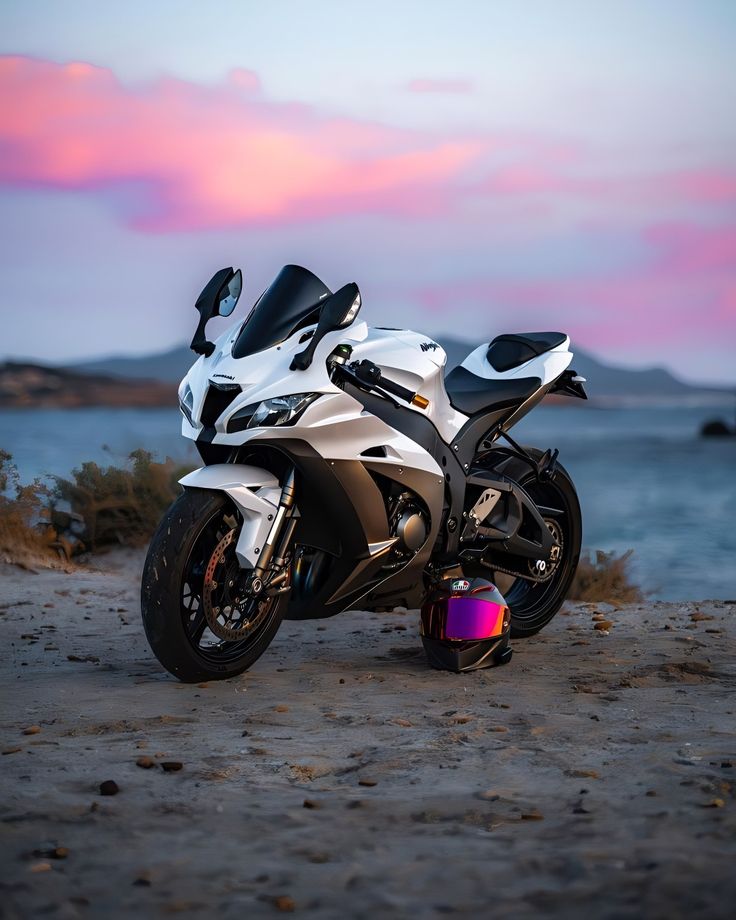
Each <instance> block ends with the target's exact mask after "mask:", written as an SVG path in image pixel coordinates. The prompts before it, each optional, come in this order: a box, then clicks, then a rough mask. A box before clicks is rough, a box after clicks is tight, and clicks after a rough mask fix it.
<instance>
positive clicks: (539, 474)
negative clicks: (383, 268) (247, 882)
mask: <svg viewBox="0 0 736 920" xmlns="http://www.w3.org/2000/svg"><path fill="white" fill-rule="evenodd" d="M241 287H242V276H241V273H240V271H236V272H234V271H233V270H232V269H222V270H221V271H219V272H217V273H216V274H215V275H214V276H213V278H212V279H211V281H210V282H209V283H208V285H207V286H206V287H205V289H204V290H203V292H202V294H201V295H200V297H199V299H198V301H197V304H196V306H197V309H198V310H199V313H200V321H199V326H198V328H197V331H196V334H195V336H194V339H193V341H192V349H193V350H194V351H195V352H197V353H198V354H199V355H200V357H199V358H198V360H197V361H196V362H195V364H194V365H193V367H192V368H191V370H190V371H189V373H188V374H187V376H186V377H185V378H184V380H183V381H182V383H181V386H180V388H179V405H180V409H181V412H182V415H183V420H182V434H183V435H184V436H185V437H187V438H191V439H192V440H193V441H195V443H196V445H197V447H198V450H199V453H200V455H201V457H202V460H203V462H204V464H205V465H204V466H202V467H201V468H200V469H198V470H195V471H194V472H193V473H190V474H189V475H187V476H185V477H184V478H183V479H182V480H181V485H182V486H183V487H184V488H183V492H182V494H181V495H180V496H179V498H177V500H176V501H175V502H174V503H173V505H172V506H171V507H170V508H169V510H168V511H167V512H166V515H165V516H164V518H163V520H162V521H161V524H160V525H159V528H158V530H157V532H156V534H155V536H154V538H153V540H152V542H151V546H150V548H149V551H148V557H147V559H146V565H145V570H144V574H143V583H142V611H143V622H144V625H145V630H146V635H147V637H148V640H149V642H150V644H151V648H152V649H153V651H154V653H155V655H156V657H157V658H158V660H159V661H160V662H161V664H162V665H163V666H164V667H165V668H167V669H168V670H169V671H170V672H171V673H172V674H174V675H175V676H176V677H178V678H179V679H180V680H183V681H200V680H206V679H217V678H227V677H231V676H233V675H235V674H239V673H240V672H242V671H244V670H245V669H246V668H248V667H250V665H252V664H253V663H254V662H255V661H256V660H257V659H258V658H259V656H260V655H261V654H262V653H263V652H264V650H265V649H266V648H267V646H268V645H269V643H270V642H271V640H272V639H273V637H274V635H275V634H276V631H277V630H278V628H279V624H280V623H281V620H282V619H284V618H286V619H299V620H301V619H313V618H320V617H330V616H333V615H334V614H336V613H339V612H340V611H343V610H347V609H367V610H378V609H393V608H394V607H397V606H405V607H407V608H416V607H419V606H420V605H421V604H422V602H423V600H424V599H425V598H426V596H427V594H428V592H429V591H430V590H431V589H432V586H433V585H435V584H437V583H438V581H439V580H441V579H443V578H446V577H447V576H448V575H452V574H455V573H457V574H458V575H459V576H462V577H465V578H472V577H478V576H485V577H489V578H492V579H493V580H494V581H495V582H496V583H497V584H500V585H501V590H502V591H503V595H504V597H505V599H506V602H507V604H508V606H509V607H510V609H511V628H512V635H514V636H530V635H532V634H534V633H536V632H538V631H539V630H540V629H541V628H542V627H543V626H545V625H546V624H547V623H548V622H549V621H550V620H551V619H552V617H553V616H554V615H555V613H556V612H557V610H558V609H559V607H560V605H561V604H562V602H563V600H564V598H565V594H566V592H567V590H568V588H569V586H570V582H571V580H572V578H573V575H574V573H575V569H576V566H577V563H578V559H579V555H580V542H581V533H582V525H581V515H580V505H579V502H578V498H577V495H576V492H575V487H574V485H573V483H572V481H571V479H570V477H569V475H568V474H567V472H566V471H565V470H564V468H563V467H562V466H561V465H560V464H559V463H558V462H557V451H556V450H555V451H551V450H545V451H541V450H537V449H534V448H526V447H522V446H520V445H519V444H517V443H516V442H515V441H514V440H513V439H512V438H511V436H510V435H509V433H508V432H509V429H510V428H511V427H512V426H513V425H514V424H515V423H516V422H518V421H519V419H521V418H522V417H523V416H524V415H526V413H528V412H529V410H530V409H532V408H533V407H534V406H536V405H537V404H538V403H539V402H540V400H541V399H542V398H543V397H544V396H545V395H546V394H547V393H550V392H554V393H566V394H569V395H572V396H577V397H580V398H583V399H585V398H586V394H585V391H584V389H583V386H582V384H583V382H584V381H583V378H581V377H578V376H577V375H576V374H575V372H574V371H572V370H570V369H569V367H570V363H571V361H572V357H573V356H572V353H571V352H570V350H569V344H570V340H569V338H568V337H567V336H566V335H564V334H562V333H555V332H545V333H529V334H525V335H500V336H498V337H497V338H495V339H494V340H493V341H492V342H491V343H490V345H488V344H483V345H480V346H479V347H478V348H476V349H475V350H474V351H472V352H471V353H470V354H469V355H468V356H467V358H466V359H465V360H464V361H463V362H462V364H461V365H460V366H459V367H457V368H455V369H454V370H453V371H451V372H450V373H449V374H447V376H445V373H444V368H445V364H446V360H447V359H446V355H445V352H444V351H443V349H442V348H441V347H440V346H439V345H438V344H437V343H436V342H434V341H432V339H430V338H428V337H427V336H424V335H419V334H418V333H415V332H409V331H406V330H401V329H390V328H379V327H374V328H371V327H369V326H367V325H366V323H365V322H362V321H361V320H360V318H359V312H360V307H361V296H360V292H359V290H358V287H357V285H356V284H347V285H345V286H344V287H342V288H341V289H340V290H339V291H337V292H336V293H334V294H333V293H331V292H330V291H329V289H328V288H327V287H326V286H325V285H324V284H323V283H322V282H321V281H320V280H319V279H318V278H317V277H316V276H315V275H313V274H312V273H311V272H309V271H307V270H306V269H304V268H301V267H299V266H296V265H287V266H286V267H284V268H283V269H282V270H281V272H280V273H279V274H278V276H277V277H276V279H275V280H274V281H273V283H272V284H271V285H270V287H268V288H267V290H266V291H264V293H263V294H262V295H261V297H260V298H259V299H258V301H257V303H256V304H255V306H254V307H253V308H252V310H251V311H250V313H249V315H248V317H247V318H246V319H245V321H244V322H243V321H241V322H238V323H236V324H235V325H234V326H233V327H232V328H231V329H229V330H228V331H227V332H225V333H224V334H223V335H221V336H220V337H219V338H218V339H217V341H216V342H214V343H212V342H209V341H207V339H206V338H205V327H206V324H207V321H208V320H209V319H210V318H211V317H213V316H215V315H221V316H228V315H230V313H232V311H233V310H234V308H235V305H236V303H237V300H238V297H239V295H240V291H241ZM502 442H505V443H502Z"/></svg>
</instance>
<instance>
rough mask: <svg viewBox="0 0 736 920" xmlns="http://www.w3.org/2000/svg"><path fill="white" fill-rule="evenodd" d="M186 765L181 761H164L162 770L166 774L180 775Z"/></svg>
mask: <svg viewBox="0 0 736 920" xmlns="http://www.w3.org/2000/svg"><path fill="white" fill-rule="evenodd" d="M183 766H184V764H183V763H182V762H181V761H180V760H162V761H161V769H162V770H163V771H164V773H178V771H179V770H181V769H182V767H183Z"/></svg>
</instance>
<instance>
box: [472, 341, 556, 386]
mask: <svg viewBox="0 0 736 920" xmlns="http://www.w3.org/2000/svg"><path fill="white" fill-rule="evenodd" d="M487 351H488V345H480V346H478V348H476V349H475V351H471V352H470V354H469V355H468V357H467V358H466V359H465V360H464V361H463V363H462V364H461V367H464V368H465V369H466V370H468V371H470V373H471V374H475V375H476V376H478V377H484V378H485V379H486V380H513V379H514V378H517V377H539V378H540V380H541V381H542V386H543V387H545V386H549V384H551V383H554V382H555V380H557V378H558V377H559V376H560V374H561V373H562V372H563V371H566V370H567V368H568V367H569V366H570V362H571V361H572V352H571V351H570V339H569V337H567V338H565V341H564V342H563V343H562V344H561V345H558V346H557V347H556V348H553V349H551V350H550V351H546V352H545V353H544V354H543V355H538V356H537V357H536V358H532V360H531V361H525V362H524V363H523V364H520V365H519V366H518V367H512V368H511V370H508V371H497V370H495V369H494V368H493V367H492V366H491V364H490V362H489V361H488V359H487V358H486V352H487Z"/></svg>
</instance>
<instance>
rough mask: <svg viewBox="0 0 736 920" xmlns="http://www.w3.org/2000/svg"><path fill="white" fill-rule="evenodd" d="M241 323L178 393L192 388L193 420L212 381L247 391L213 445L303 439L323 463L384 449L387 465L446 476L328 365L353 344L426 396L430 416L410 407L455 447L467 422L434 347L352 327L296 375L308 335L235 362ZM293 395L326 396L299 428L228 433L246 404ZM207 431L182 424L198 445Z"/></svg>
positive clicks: (401, 334)
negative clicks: (453, 401)
mask: <svg viewBox="0 0 736 920" xmlns="http://www.w3.org/2000/svg"><path fill="white" fill-rule="evenodd" d="M239 325H240V324H238V325H237V326H235V327H233V328H232V329H230V330H229V331H228V332H227V333H225V334H224V335H223V336H221V337H220V339H218V341H217V342H216V343H215V345H216V347H215V351H214V352H213V354H212V355H211V357H209V358H205V357H201V358H199V360H198V361H197V362H196V363H195V364H194V366H193V367H192V369H191V370H190V371H189V373H188V374H187V376H186V377H185V378H184V380H183V381H182V384H181V386H180V388H179V396H180V398H181V397H182V395H183V394H184V392H185V389H186V387H187V386H189V387H190V389H191V392H192V397H193V400H192V415H193V417H194V418H195V419H198V418H199V417H200V413H201V410H202V406H203V403H204V400H205V397H206V395H207V389H208V387H209V384H210V382H213V383H220V384H225V385H227V384H229V383H231V382H232V383H236V384H239V385H240V387H241V388H242V392H241V393H240V394H238V396H237V398H236V399H235V400H233V402H232V403H231V404H230V405H229V406H228V408H227V410H226V411H225V412H224V413H223V415H222V416H221V417H220V418H219V419H217V421H216V423H215V429H216V432H217V434H216V436H215V439H214V441H213V443H215V444H225V445H228V444H229V445H232V446H237V445H240V444H246V443H248V442H249V441H252V440H256V439H258V438H263V437H267V438H268V439H269V440H273V439H278V438H301V439H303V440H306V441H308V442H309V444H310V445H311V446H312V447H313V448H314V449H315V450H316V451H317V452H318V453H319V454H321V455H322V456H323V457H325V458H326V459H332V460H338V459H355V458H356V457H358V456H359V455H360V454H361V453H362V452H363V451H364V450H367V449H369V448H371V447H373V448H375V447H386V448H387V456H386V457H385V459H384V460H383V461H382V462H386V463H392V464H395V465H398V466H400V465H402V464H404V465H409V466H411V467H414V468H416V469H423V470H426V471H428V472H435V473H437V474H438V476H441V475H442V474H441V471H440V468H439V466H438V465H437V463H436V462H435V460H434V459H433V458H432V457H431V456H430V454H429V453H427V451H425V450H424V449H423V448H422V447H420V446H419V445H418V444H416V443H415V442H414V441H412V440H411V439H410V438H408V437H407V436H406V435H404V434H402V433H401V432H399V431H397V430H395V429H394V428H391V427H390V426H389V425H387V424H386V423H385V422H382V421H381V420H380V419H378V418H376V417H375V416H374V415H372V414H370V413H369V412H366V411H365V410H364V408H363V406H362V404H361V403H360V402H358V400H357V399H354V398H353V397H352V396H350V395H348V394H347V393H345V392H344V391H343V390H342V389H340V388H339V387H337V386H335V384H333V383H332V381H331V380H330V378H329V376H328V373H327V367H326V361H327V357H328V356H329V355H330V354H331V353H332V352H333V351H334V350H335V348H336V347H337V345H340V344H345V343H347V344H349V345H350V346H351V347H352V349H353V354H352V358H353V360H356V361H360V360H362V359H364V358H367V359H370V360H371V361H373V362H374V363H376V364H378V366H379V367H380V368H381V370H382V371H384V372H385V373H386V376H387V377H388V378H390V379H391V380H393V381H395V382H396V383H400V384H402V385H403V386H406V387H407V388H408V389H410V390H412V392H417V393H420V394H421V395H422V396H425V397H426V398H427V399H428V400H429V406H428V408H427V410H423V409H420V408H419V407H416V406H409V408H410V409H411V411H413V412H417V413H419V414H421V415H424V416H427V417H428V418H429V419H430V420H431V421H432V422H433V424H434V425H435V427H436V428H437V431H438V433H439V434H440V436H441V437H442V439H443V440H444V441H446V442H448V443H449V442H450V441H452V439H453V438H454V437H455V435H456V434H457V432H458V431H459V430H460V429H461V428H462V426H463V424H464V423H465V422H466V421H467V416H465V415H463V414H462V413H460V412H457V411H456V410H455V409H453V408H452V406H451V405H450V403H449V400H448V398H447V394H446V393H445V388H444V382H443V372H444V365H445V363H446V360H447V358H446V355H445V352H444V351H443V350H442V349H441V348H440V346H439V345H437V343H436V342H432V341H431V339H428V338H427V337H426V336H421V335H419V334H418V333H415V332H408V331H399V330H388V329H369V328H368V326H367V325H366V324H365V323H363V322H358V323H354V324H353V325H352V326H350V327H349V328H348V329H342V330H337V331H335V332H331V333H329V334H328V335H326V336H325V337H324V339H323V340H322V341H321V342H320V343H319V345H318V346H317V349H316V351H315V355H314V360H313V361H312V364H311V366H310V367H309V368H307V370H305V371H292V370H291V369H290V365H291V361H292V359H293V357H294V355H295V354H296V353H297V352H300V351H302V350H303V349H304V347H305V344H304V341H303V337H304V333H305V330H304V329H301V330H299V331H298V332H297V333H295V334H294V335H292V336H291V337H290V338H288V339H286V341H284V342H282V343H281V344H280V345H274V346H272V347H271V348H267V349H265V350H264V351H261V352H258V353H257V354H254V355H248V356H247V357H244V358H234V357H233V356H232V354H231V348H232V345H233V341H234V339H235V337H236V335H237V331H238V329H239ZM300 339H302V341H300ZM422 345H424V346H425V348H422ZM293 393H322V394H323V398H322V399H318V400H316V401H315V402H314V403H312V404H311V405H310V406H309V407H308V408H307V409H306V411H305V412H304V413H303V415H302V416H301V417H300V418H299V420H298V421H297V423H296V424H295V425H284V426H281V427H269V428H251V429H246V430H245V431H238V432H234V433H228V432H227V430H226V429H227V423H228V420H229V419H230V418H231V417H232V416H233V415H235V414H236V413H237V412H238V411H239V410H240V409H242V408H244V407H245V406H249V405H252V404H253V403H258V402H260V401H262V400H265V399H270V398H273V397H276V396H288V395H291V394H293ZM201 429H202V426H201V425H199V426H197V427H194V426H192V425H190V424H189V422H188V421H187V420H186V419H183V420H182V434H183V435H184V436H185V437H188V438H192V439H196V438H197V436H198V433H199V432H200V431H201Z"/></svg>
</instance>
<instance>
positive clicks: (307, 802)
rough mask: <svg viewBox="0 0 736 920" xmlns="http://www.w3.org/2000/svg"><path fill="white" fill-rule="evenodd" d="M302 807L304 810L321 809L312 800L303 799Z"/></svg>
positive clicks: (318, 804) (317, 803)
mask: <svg viewBox="0 0 736 920" xmlns="http://www.w3.org/2000/svg"><path fill="white" fill-rule="evenodd" d="M303 807H304V808H321V807H322V806H321V805H320V803H319V802H315V801H314V799H304V802H303Z"/></svg>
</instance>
